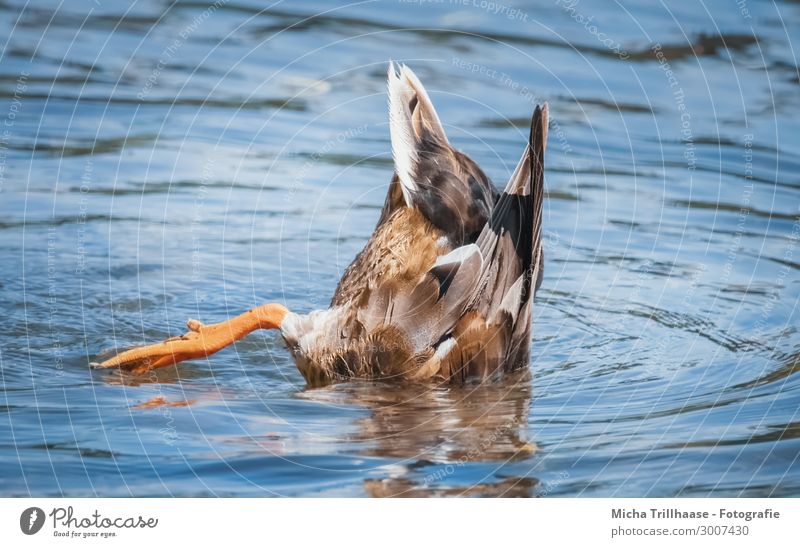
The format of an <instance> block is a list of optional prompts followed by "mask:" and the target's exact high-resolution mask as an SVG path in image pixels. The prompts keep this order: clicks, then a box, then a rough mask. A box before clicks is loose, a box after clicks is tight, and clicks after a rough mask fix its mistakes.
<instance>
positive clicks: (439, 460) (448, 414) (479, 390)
mask: <svg viewBox="0 0 800 547" xmlns="http://www.w3.org/2000/svg"><path fill="white" fill-rule="evenodd" d="M298 396H299V397H302V398H305V399H309V400H313V401H317V402H319V403H323V404H329V405H330V404H332V405H342V404H345V405H353V406H357V407H361V408H364V409H367V410H368V411H369V413H368V415H367V416H366V417H363V418H359V419H358V420H356V424H355V425H356V426H357V427H356V430H355V433H353V434H352V435H351V436H350V437H348V439H347V442H348V443H350V444H351V445H352V446H354V447H357V452H358V453H359V454H361V455H363V456H366V457H379V458H385V459H391V460H395V461H398V462H401V463H403V465H402V466H393V467H392V470H393V473H390V476H388V477H386V478H379V479H373V478H370V479H367V480H365V481H364V489H365V492H366V493H367V494H368V495H370V496H376V497H387V496H406V495H413V496H445V495H448V496H462V495H464V496H469V495H492V496H499V495H508V496H512V495H516V496H519V495H526V496H530V495H532V494H533V489H534V488H535V486H536V484H537V483H538V481H537V480H536V479H535V478H532V477H528V476H523V477H513V476H504V475H503V474H502V473H497V471H500V470H501V468H503V467H504V466H505V465H506V464H507V463H509V462H517V461H525V460H531V459H532V458H533V456H534V455H535V454H536V452H537V446H536V444H535V443H534V442H533V440H532V439H530V438H529V432H528V416H529V414H530V406H531V383H530V373H529V372H528V371H521V372H520V373H518V374H514V375H511V376H509V377H507V378H504V379H502V380H499V381H493V382H484V383H476V384H472V385H466V386H457V387H453V386H449V385H445V386H437V385H433V384H410V385H408V384H394V383H391V384H387V383H351V384H345V385H339V386H330V387H327V388H320V389H309V390H306V391H304V392H302V393H300V394H299V395H298ZM487 463H488V464H489V465H481V466H480V468H481V472H482V473H483V474H484V476H482V477H481V476H477V475H476V473H475V472H474V471H475V470H474V469H473V468H475V467H478V465H477V464H487ZM397 469H403V470H404V471H403V472H402V473H397V472H396V471H397Z"/></svg>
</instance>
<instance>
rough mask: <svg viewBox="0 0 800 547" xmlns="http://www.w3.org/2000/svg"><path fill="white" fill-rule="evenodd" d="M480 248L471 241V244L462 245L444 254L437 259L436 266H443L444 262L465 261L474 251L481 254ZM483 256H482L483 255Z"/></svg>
mask: <svg viewBox="0 0 800 547" xmlns="http://www.w3.org/2000/svg"><path fill="white" fill-rule="evenodd" d="M480 252H481V250H480V248H478V246H477V245H475V244H474V243H470V244H469V245H462V246H461V247H458V248H456V249H453V250H452V251H450V252H449V253H447V254H446V255H442V256H440V257H439V258H437V259H436V262H435V263H434V266H441V265H442V264H452V263H454V262H464V261H465V260H466V259H467V258H469V257H470V256H472V255H473V254H474V253H478V255H479V256H480ZM481 258H482V257H481Z"/></svg>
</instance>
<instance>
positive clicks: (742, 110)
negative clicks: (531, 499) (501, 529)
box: [0, 0, 800, 496]
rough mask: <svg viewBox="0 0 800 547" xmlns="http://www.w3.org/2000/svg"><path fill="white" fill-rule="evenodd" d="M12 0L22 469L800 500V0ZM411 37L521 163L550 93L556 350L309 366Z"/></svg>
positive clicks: (263, 486)
mask: <svg viewBox="0 0 800 547" xmlns="http://www.w3.org/2000/svg"><path fill="white" fill-rule="evenodd" d="M261 4H262V3H260V2H256V1H249V0H230V1H227V2H226V1H225V0H219V1H218V2H217V3H216V4H212V3H210V2H203V1H200V2H177V3H174V4H173V3H171V2H166V1H163V2H159V1H139V2H135V3H133V4H132V5H130V4H129V3H127V2H124V3H123V2H118V3H117V2H96V3H94V2H80V3H72V2H63V3H62V2H36V3H35V4H32V3H27V2H23V1H22V0H9V1H7V2H3V3H2V4H0V28H1V29H2V32H0V36H2V38H1V40H2V49H0V119H1V120H0V124H2V127H0V175H1V177H0V200H1V201H0V298H1V299H2V300H1V304H0V305H1V306H2V308H0V309H2V311H3V313H2V315H1V316H0V372H1V375H0V381H1V382H2V392H1V393H2V395H0V458H2V462H3V465H2V469H1V470H0V495H4V496H26V495H33V496H58V495H69V496H95V495H99V496H404V495H413V496H516V495H520V496H547V495H550V496H797V495H800V462H798V455H800V416H798V409H799V408H800V374H798V372H800V331H798V325H800V314H799V313H798V298H800V275H798V273H800V216H799V215H800V80H799V78H798V61H797V56H796V53H795V51H794V49H793V48H794V47H795V46H797V45H798V43H799V42H798V41H799V40H800V32H798V30H799V29H800V6H798V4H797V3H795V2H775V3H773V2H771V1H765V0H742V2H739V3H735V2H733V1H732V0H711V1H707V2H704V3H697V2H693V1H687V2H682V3H675V2H670V3H669V6H668V5H666V4H664V3H626V4H627V5H622V4H618V3H609V2H589V1H587V0H581V1H579V2H578V1H576V0H569V1H567V0H563V1H560V2H556V1H553V0H547V1H542V2H530V3H517V2H514V3H508V4H503V3H499V2H496V3H493V2H483V1H478V0H476V1H474V2H473V1H471V0H469V1H464V2H461V1H455V0H453V1H450V0H445V1H438V2H436V1H427V2H419V1H416V2H410V1H385V2H384V1H381V2H374V1H365V2H355V3H352V4H347V5H345V4H341V5H339V6H335V5H333V4H330V3H322V2H319V3H314V2H303V3H299V2H291V3H289V2H276V3H275V4H274V5H273V6H272V7H270V8H268V9H263V6H262V5H261ZM388 59H394V60H396V61H402V62H406V63H408V64H409V65H410V66H411V67H412V68H413V69H414V70H415V71H416V72H417V74H418V75H419V76H420V78H421V79H422V81H423V82H424V83H425V85H426V87H427V88H428V91H429V93H430V95H431V97H432V99H433V101H434V103H435V104H436V105H437V108H438V110H439V114H440V116H441V118H442V120H443V122H444V124H445V125H446V128H447V131H448V133H449V136H450V140H451V141H452V142H453V143H454V144H455V145H456V146H457V147H458V148H460V149H462V150H463V151H465V152H467V153H468V154H470V155H471V156H472V157H473V158H474V159H475V160H476V161H478V162H479V163H480V164H481V166H483V168H484V169H485V171H486V172H487V174H488V175H489V176H490V177H491V178H492V179H493V181H494V182H495V184H498V185H503V184H505V181H506V180H507V177H508V176H509V174H510V172H511V170H513V167H514V165H515V164H516V162H517V160H518V158H519V156H520V154H521V152H522V147H523V144H524V142H525V138H526V135H527V124H528V120H529V116H530V114H531V112H532V110H533V107H534V104H535V103H537V102H540V101H544V100H546V101H548V102H549V104H550V108H551V127H550V140H549V148H548V152H547V176H546V186H547V201H546V202H545V204H544V210H545V217H544V231H545V249H546V254H545V257H546V268H545V279H544V283H543V285H542V288H541V290H540V291H539V293H538V295H537V300H536V306H535V312H534V320H535V326H534V342H533V350H532V357H531V364H530V368H529V370H528V371H526V372H523V373H521V374H518V375H515V376H510V377H507V378H505V379H504V380H502V381H501V382H496V383H492V384H489V385H468V386H464V387H452V388H435V387H432V386H430V385H413V386H402V385H397V384H382V383H367V382H351V383H347V384H341V385H334V386H329V387H325V388H318V389H310V388H307V387H306V386H305V385H304V381H303V379H302V377H301V376H300V374H299V373H298V372H297V370H296V368H295V366H294V364H293V363H292V361H291V359H290V357H289V354H288V352H287V351H286V350H285V348H284V347H283V346H282V343H281V342H280V340H278V338H277V336H276V334H275V332H264V331H261V332H257V333H254V334H253V335H251V336H250V337H248V338H247V339H245V340H243V341H241V342H239V343H237V344H236V346H235V347H232V348H229V349H227V350H225V351H223V352H221V353H219V354H216V355H214V356H213V357H211V358H210V359H208V360H202V361H197V362H187V363H184V364H181V365H180V366H179V367H173V368H170V369H168V370H162V371H160V372H159V373H158V374H156V375H152V376H145V377H132V376H127V375H121V374H120V373H118V372H114V371H111V372H98V371H91V370H90V369H89V367H88V363H89V362H90V361H94V360H96V359H97V358H98V356H103V355H107V353H108V352H109V351H113V350H114V348H115V347H119V348H123V347H127V346H130V345H135V344H141V343H144V342H154V341H158V340H161V339H163V338H165V337H166V336H168V335H176V334H179V333H182V332H184V321H185V320H186V319H187V318H188V317H195V318H198V319H201V320H203V321H205V322H216V321H220V320H222V319H225V318H227V317H230V316H232V315H236V314H238V313H240V312H241V311H243V310H245V309H248V308H249V307H252V306H254V305H257V304H261V303H264V302H269V301H278V302H283V303H285V304H286V305H287V306H288V307H289V308H290V309H293V310H296V311H300V312H305V311H309V310H311V309H314V308H319V307H324V306H326V305H327V302H328V301H329V299H330V297H331V295H332V292H333V289H334V287H335V285H336V282H337V280H338V278H339V276H340V275H341V273H342V271H343V269H344V268H345V267H346V266H347V265H348V264H349V262H350V260H351V259H352V258H353V257H354V256H355V254H356V253H357V252H358V251H359V250H360V249H361V247H362V246H363V245H364V243H365V242H366V240H367V238H368V236H369V234H370V233H371V231H372V228H373V227H374V224H375V222H376V220H377V218H378V215H379V212H380V207H381V205H382V203H383V198H384V195H385V191H386V188H387V184H388V181H389V179H390V176H391V172H392V162H391V157H390V144H389V131H388V126H387V109H386V101H387V98H386V83H385V78H386V70H387V61H388Z"/></svg>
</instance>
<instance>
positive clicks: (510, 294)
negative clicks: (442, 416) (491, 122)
mask: <svg viewBox="0 0 800 547" xmlns="http://www.w3.org/2000/svg"><path fill="white" fill-rule="evenodd" d="M547 124H548V108H547V105H544V106H543V107H537V108H536V110H535V112H534V114H533V119H532V122H531V131H530V136H529V141H528V145H527V146H526V148H525V152H524V154H523V156H522V159H521V160H520V162H519V164H518V165H517V168H516V169H515V171H514V173H513V175H512V176H511V179H510V180H509V182H508V184H507V185H506V188H505V190H504V191H503V193H502V195H501V196H500V198H499V200H498V201H497V204H496V205H495V207H494V209H493V211H492V215H491V218H490V220H489V222H488V223H487V224H486V226H485V227H484V229H483V230H482V232H481V234H480V236H479V237H478V239H477V242H476V246H477V247H478V250H479V254H480V256H481V270H480V273H479V278H478V280H477V281H472V280H470V281H469V283H470V284H472V286H473V290H472V292H471V293H470V296H469V300H468V302H466V303H465V305H464V307H463V311H462V313H461V315H460V317H459V318H458V321H457V322H456V324H455V327H453V328H452V330H451V331H449V333H447V335H445V336H443V337H442V338H441V341H440V342H439V344H440V345H442V344H444V347H445V348H446V350H447V351H444V350H439V351H438V362H431V363H428V365H429V368H431V369H436V374H437V375H440V376H442V377H444V378H449V379H450V380H454V381H463V380H464V379H466V378H468V377H474V376H478V377H486V376H489V375H492V374H493V373H495V372H497V371H500V370H507V371H508V370H514V369H517V368H520V367H523V366H525V365H527V363H528V360H529V352H530V340H531V321H532V319H531V312H532V307H533V295H534V293H535V292H536V290H537V289H538V288H539V286H540V285H541V282H542V276H543V274H544V253H543V250H542V201H543V190H544V152H545V146H546V141H547ZM455 283H456V280H454V282H453V283H452V284H451V285H450V287H449V290H452V289H453V285H454V284H455ZM449 324H450V321H444V322H443V323H442V325H443V326H449Z"/></svg>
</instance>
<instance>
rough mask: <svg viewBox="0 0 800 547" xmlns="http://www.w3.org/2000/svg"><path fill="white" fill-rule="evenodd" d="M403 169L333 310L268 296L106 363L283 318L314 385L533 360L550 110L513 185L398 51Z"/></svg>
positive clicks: (146, 364)
mask: <svg viewBox="0 0 800 547" xmlns="http://www.w3.org/2000/svg"><path fill="white" fill-rule="evenodd" d="M388 96H389V101H388V102H389V129H390V138H391V150H392V157H393V161H394V174H393V176H392V178H391V180H390V183H389V187H388V192H387V195H386V198H385V201H384V204H383V208H382V210H381V214H380V217H379V219H378V222H377V225H376V227H375V230H374V232H373V233H372V235H371V237H370V238H369V240H368V241H367V243H366V245H365V247H364V248H363V250H362V251H361V252H360V253H359V254H358V255H357V256H356V257H355V259H354V260H353V262H352V263H351V264H350V266H349V267H348V268H347V269H346V270H345V271H344V273H343V275H342V277H341V279H340V281H339V284H338V285H337V287H336V290H335V291H334V294H333V298H332V299H331V302H330V305H329V306H328V308H327V309H320V310H314V311H310V312H308V313H299V312H293V311H290V310H289V309H287V308H286V307H285V306H284V305H283V304H281V303H267V304H263V305H260V306H257V307H255V308H252V309H250V310H248V311H246V312H244V313H242V314H241V315H239V316H237V317H233V318H231V319H228V320H226V321H223V322H220V323H216V324H203V323H201V322H199V321H197V320H193V319H190V320H189V321H188V322H187V328H188V332H187V333H186V334H183V335H181V336H177V337H173V338H169V339H167V340H164V341H162V342H158V343H155V344H152V345H148V346H143V347H135V348H132V349H128V350H126V351H122V352H120V353H118V354H117V355H115V356H114V357H112V358H109V359H106V360H105V361H103V362H100V363H91V366H92V367H93V368H96V369H108V368H119V369H124V370H127V371H130V372H132V373H134V374H143V373H145V372H148V371H151V370H153V369H158V368H161V367H168V366H173V365H176V364H178V363H180V362H183V361H187V360H192V359H201V358H205V357H208V356H210V355H212V354H214V353H216V352H218V351H220V350H222V349H223V348H225V347H227V346H229V345H231V344H232V343H234V342H235V341H236V340H239V339H241V338H243V337H245V336H247V335H248V334H249V333H251V332H253V331H255V330H257V329H276V330H278V331H279V333H280V336H281V337H282V338H283V341H284V342H285V344H286V347H287V348H288V351H289V352H290V354H291V356H292V358H293V359H294V362H295V363H296V365H297V368H298V370H299V372H300V373H301V374H302V376H303V377H304V379H305V380H306V382H307V383H308V384H309V385H324V384H330V383H335V382H342V381H347V380H354V379H365V380H398V381H403V382H418V381H439V382H444V383H465V382H468V381H470V380H485V379H489V378H492V377H497V376H500V375H503V374H505V373H508V372H512V371H516V370H518V369H521V368H524V367H527V366H528V363H529V359H530V348H531V338H532V321H533V320H532V312H533V302H534V296H535V293H536V291H537V290H538V289H539V287H540V286H541V283H542V279H543V274H544V252H543V247H542V201H543V192H544V154H545V148H546V143H547V131H548V117H549V109H548V106H547V103H544V104H542V105H536V107H535V109H534V112H533V115H532V119H531V126H530V132H529V135H528V142H527V143H526V144H525V148H524V151H523V153H522V157H521V158H520V160H519V162H518V163H517V166H516V168H515V170H514V171H513V173H512V174H511V177H510V179H509V180H508V182H507V184H506V185H505V187H504V189H503V190H502V191H499V190H498V189H497V188H495V186H494V185H493V184H492V182H491V181H490V180H489V178H488V177H487V176H486V174H485V173H484V172H483V170H481V168H480V167H479V166H478V164H477V163H475V162H474V161H473V160H472V159H471V158H470V157H469V156H467V155H466V154H464V153H462V152H461V151H459V150H456V149H455V148H454V147H453V146H452V145H451V144H450V142H449V140H448V138H447V136H446V134H445V129H444V126H443V125H442V122H441V121H440V119H439V116H438V114H437V112H436V110H435V109H434V106H433V103H432V101H431V99H430V97H429V95H428V93H427V91H426V90H425V88H424V87H423V85H422V83H421V82H420V80H419V78H418V77H417V75H416V74H415V73H414V72H413V71H412V70H411V69H410V68H409V67H408V66H406V65H405V64H395V63H394V62H390V63H389V71H388Z"/></svg>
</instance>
